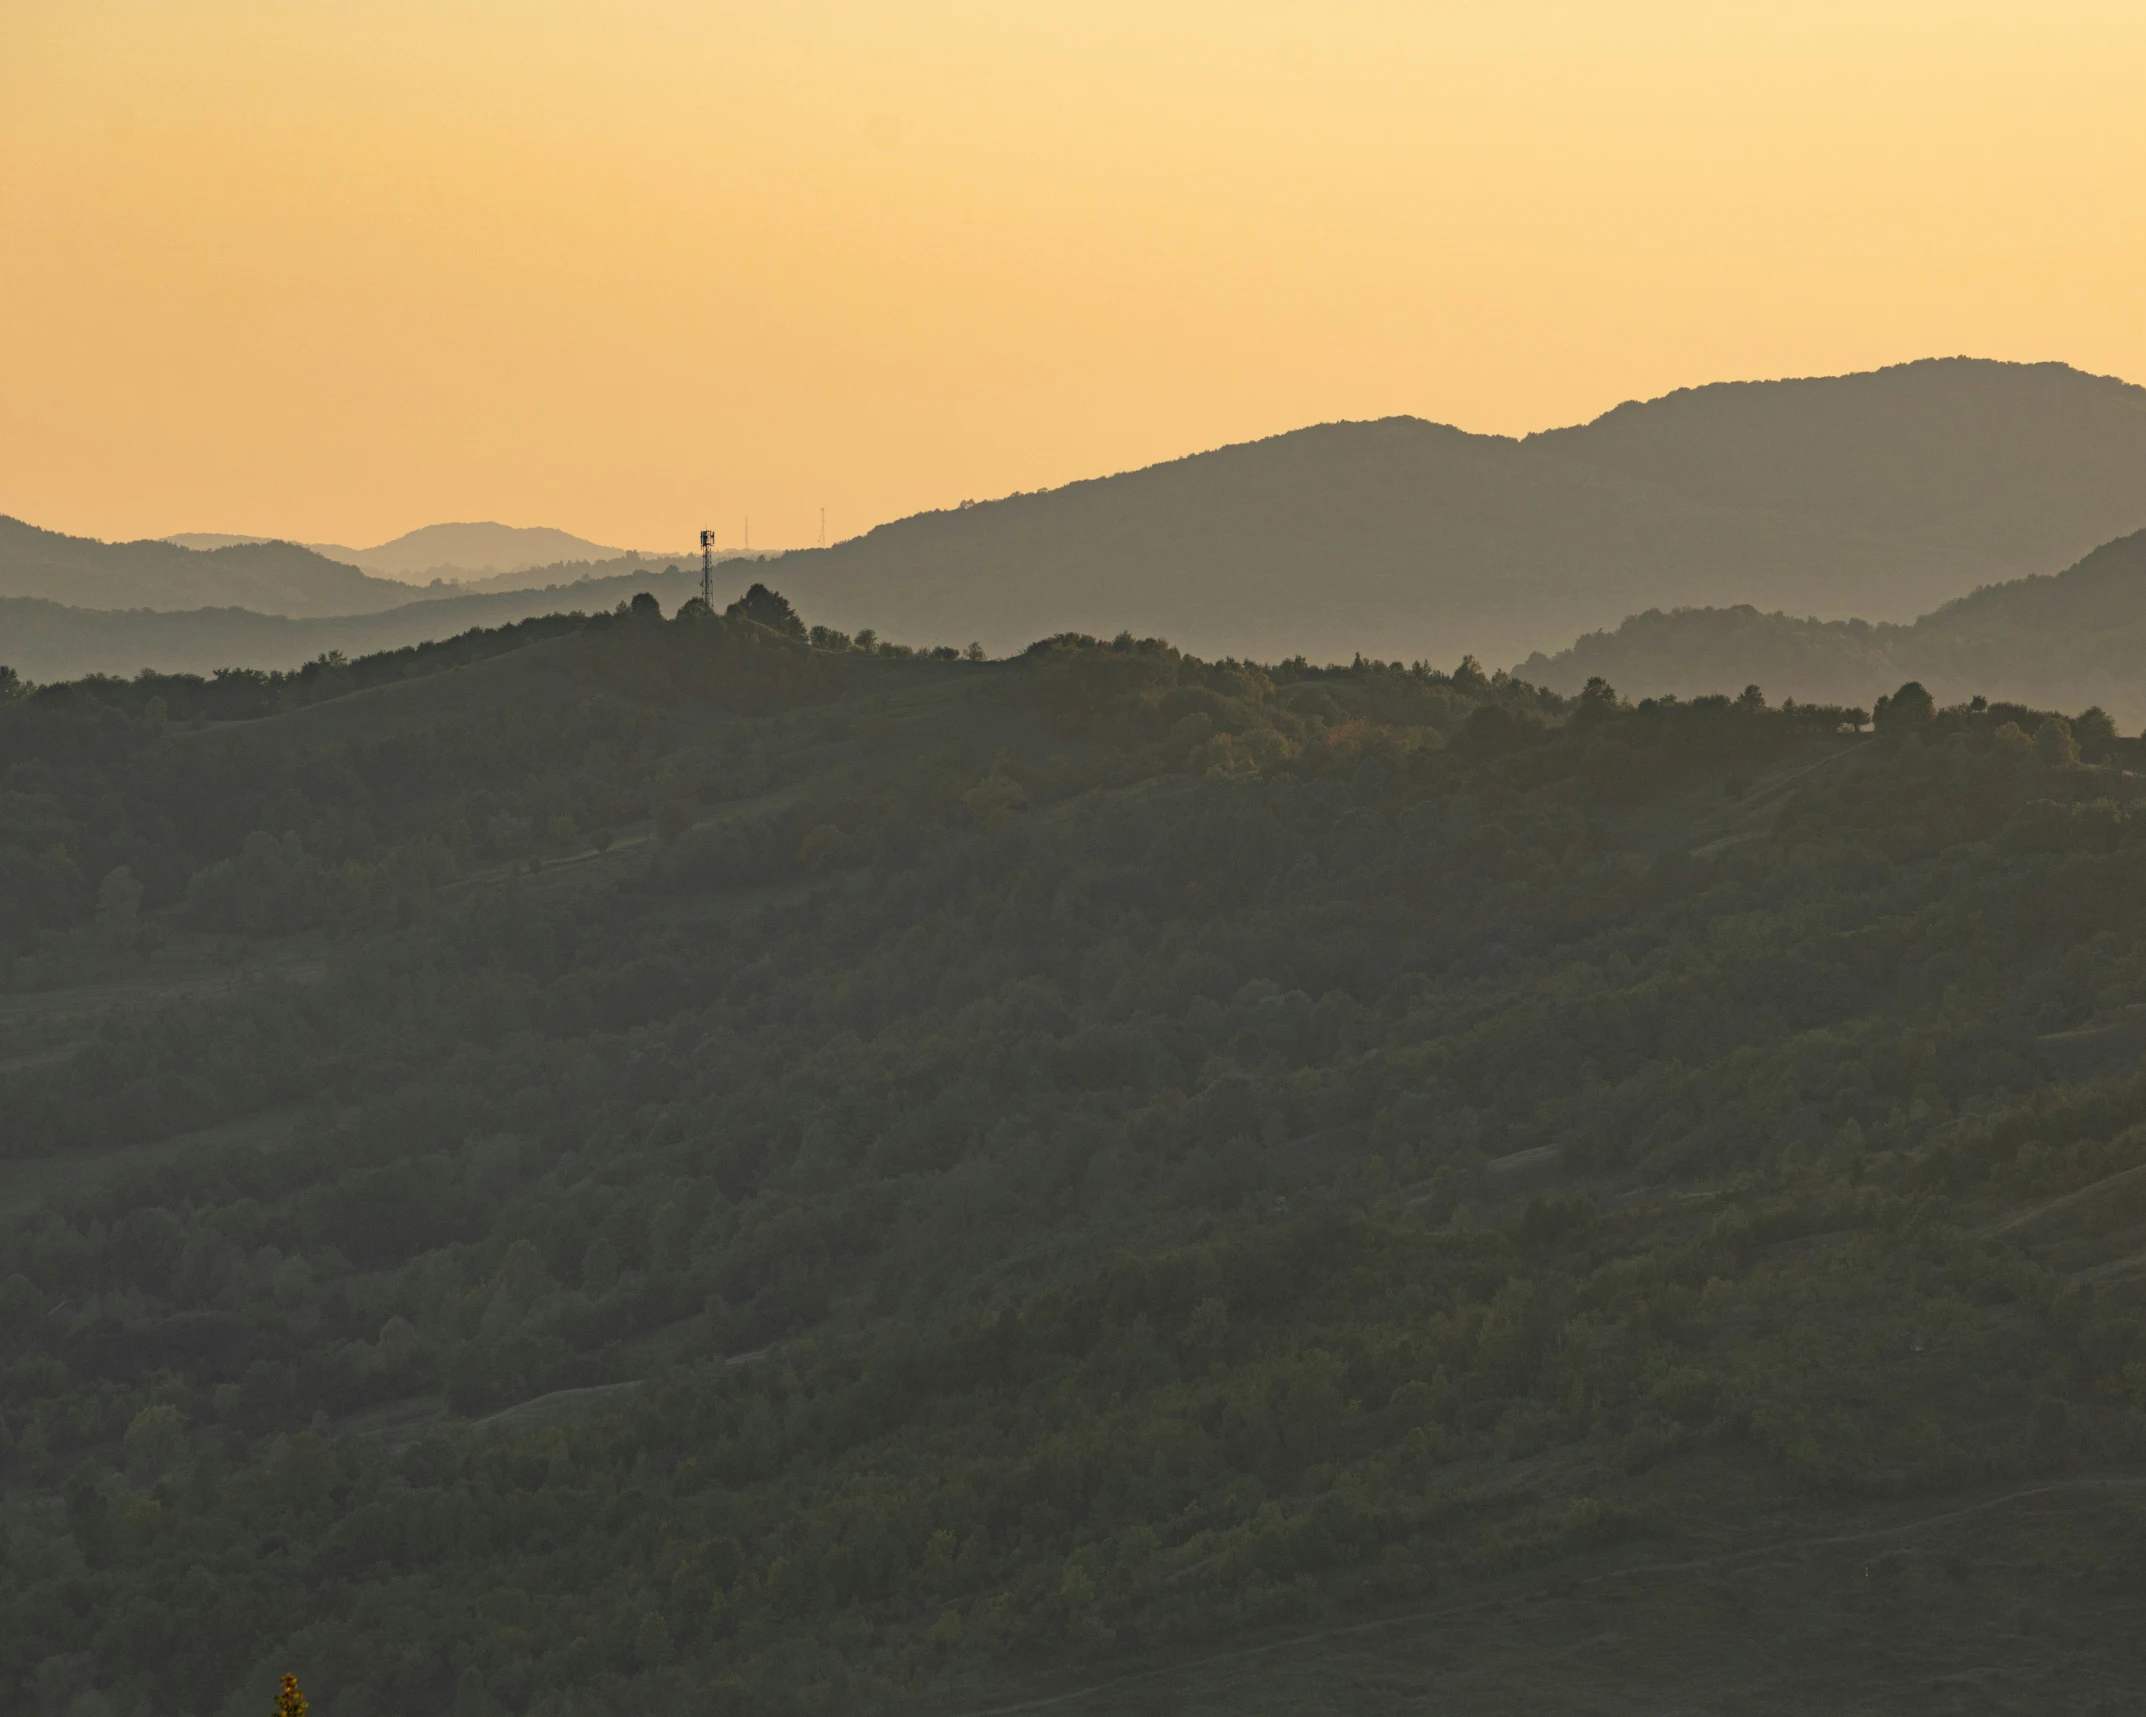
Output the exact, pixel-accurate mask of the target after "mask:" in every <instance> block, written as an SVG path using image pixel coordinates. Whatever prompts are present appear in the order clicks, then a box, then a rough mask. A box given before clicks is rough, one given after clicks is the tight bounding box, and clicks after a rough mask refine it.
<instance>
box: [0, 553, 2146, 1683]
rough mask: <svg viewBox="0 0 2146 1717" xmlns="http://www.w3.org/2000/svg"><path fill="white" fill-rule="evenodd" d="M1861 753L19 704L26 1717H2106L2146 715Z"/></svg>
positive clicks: (1889, 708) (838, 703)
mask: <svg viewBox="0 0 2146 1717" xmlns="http://www.w3.org/2000/svg"><path fill="white" fill-rule="evenodd" d="M814 617H815V616H813V615H811V614H810V613H809V612H808V614H807V618H808V619H809V618H814ZM338 675H339V676H342V677H340V678H336V677H332V676H338ZM2080 701H2083V700H2070V701H2069V702H2067V704H2066V705H2065V707H2076V705H2077V703H2078V702H2080ZM259 710H268V711H270V712H271V713H265V714H260V713H252V712H255V711H259ZM1846 714H1847V712H1844V711H1843V710H1841V709H1838V708H1825V707H1818V706H1813V705H1803V704H1799V705H1795V706H1793V707H1791V706H1788V705H1786V704H1782V705H1769V704H1768V703H1767V702H1766V701H1765V699H1763V698H1762V697H1759V696H1757V695H1756V694H1754V695H1751V696H1747V697H1745V698H1742V699H1738V700H1731V699H1727V698H1720V697H1713V698H1702V699H1694V700H1690V701H1668V702H1660V701H1647V702H1642V703H1639V704H1632V703H1628V702H1625V701H1622V700H1620V699H1619V698H1618V697H1617V695H1616V693H1615V692H1613V691H1611V690H1609V689H1608V688H1607V687H1604V686H1600V685H1598V686H1595V687H1593V688H1591V689H1589V690H1588V691H1587V692H1586V693H1584V694H1583V695H1581V696H1578V697H1574V698H1569V699H1568V698H1565V697H1562V696H1559V695H1558V694H1556V693H1554V692H1548V691H1542V690H1538V689H1535V688H1533V687H1530V686H1528V685H1526V684H1523V683H1521V682H1519V681H1516V680H1513V679H1511V678H1509V677H1507V676H1504V675H1499V676H1496V677H1495V678H1486V677H1485V676H1484V675H1483V674H1482V673H1481V672H1480V670H1478V669H1477V668H1476V667H1475V665H1474V664H1473V662H1472V661H1471V662H1464V663H1462V664H1461V665H1460V666H1459V667H1458V668H1456V669H1455V670H1454V671H1452V672H1450V673H1447V672H1438V671H1433V670H1431V669H1429V668H1427V667H1422V666H1403V665H1400V664H1394V663H1384V662H1376V661H1373V662H1361V661H1360V662H1357V663H1356V664H1354V665H1352V666H1351V667H1349V668H1346V669H1325V670H1322V669H1317V668H1313V667H1310V666H1308V665H1306V664H1305V663H1304V662H1302V661H1301V660H1289V661H1282V662H1277V663H1274V664H1271V665H1267V666H1255V665H1252V664H1249V663H1245V662H1241V661H1219V662H1215V661H1202V660H1198V659H1195V658H1193V657H1191V656H1188V655H1184V654H1181V653H1180V652H1179V651H1177V650H1175V649H1173V648H1171V647H1170V646H1168V645H1166V644H1163V643H1161V642H1159V641H1157V640H1155V639H1136V638H1134V637H1133V636H1131V635H1129V634H1128V635H1123V636H1120V637H1118V638H1117V639H1116V640H1115V641H1113V642H1098V641H1096V640H1094V639H1090V638H1085V637H1079V636H1067V637H1059V638H1054V639H1050V640H1047V641H1045V642H1043V643H1040V644H1038V645H1036V646H1035V647H1033V648H1031V649H1029V650H1027V651H1025V652H1023V653H1021V654H1019V655H1018V656H1015V657H1012V658H1010V659H1005V660H999V661H982V660H968V659H963V658H961V657H960V656H958V655H956V654H955V653H954V652H952V651H947V652H944V653H942V654H937V655H922V656H920V655H916V654H913V653H910V652H907V651H901V650H893V649H865V648H859V647H857V644H856V641H854V640H850V639H845V638H842V637H840V636H839V635H836V634H834V633H831V632H827V631H824V630H822V631H818V632H814V633H812V634H809V635H807V634H806V633H805V632H804V629H803V627H802V626H801V625H799V624H797V623H796V622H795V621H794V620H793V619H792V617H791V616H790V615H789V613H788V611H787V609H786V608H785V607H784V606H783V605H782V604H780V603H779V602H778V601H776V600H774V599H772V598H770V597H768V596H767V595H766V594H765V593H762V594H759V595H756V596H753V597H750V598H749V599H747V600H746V601H745V602H742V603H741V604H740V605H739V606H738V607H737V608H735V609H734V610H733V611H732V612H731V613H730V614H728V615H725V616H720V617H719V616H715V615H710V614H708V613H707V612H706V611H705V610H702V609H700V608H699V606H698V605H697V604H695V605H693V606H692V607H690V608H689V609H687V610H686V611H685V612H683V613H681V614H680V615H679V616H678V617H677V618H675V619H670V620H666V619H664V618H662V616H661V614H660V613H659V612H658V611H657V610H655V609H654V607H653V606H652V605H651V604H641V605H639V606H638V607H637V608H636V609H634V610H630V611H625V612H616V613H609V614H603V615H598V616H595V617H592V618H588V619H580V618H570V619H560V620H556V621H547V622H540V623H533V624H531V625H530V626H528V627H526V628H524V629H522V630H520V631H517V632H515V633H512V634H481V633H480V634H475V635H473V636H471V637H469V638H464V639H459V640H456V641H454V642H453V643H452V644H451V645H443V646H439V647H437V648H435V649H434V650H433V651H431V652H412V653H411V654H409V655H407V656H404V657H402V658H399V659H397V660H394V661H392V662H385V661H383V662H357V663H351V664H346V665H343V666H339V667H334V668H324V669H320V670H317V671H316V672H315V673H314V674H313V675H312V676H311V677H310V678H305V677H302V676H301V677H297V678H294V679H293V680H290V681H275V682H267V681H259V680H256V681H253V682H245V681H243V680H242V679H241V678H239V677H234V676H225V677H224V679H223V680H222V681H221V682H217V681H207V682H200V683H196V682H189V681H181V680H163V681H158V680H142V681H127V682H121V681H104V682H93V683H89V684H84V685H77V686H54V687H47V688H43V689H41V690H39V691H38V692H36V693H35V694H34V695H29V696H22V695H16V696H13V697H9V698H6V699H0V780H4V783H5V792H4V793H0V902H4V903H6V907H7V911H8V916H7V917H6V918H5V919H4V920H0V949H4V963H0V974H5V975H6V977H7V980H8V983H7V987H6V988H5V990H4V991H0V1116H5V1118H6V1119H5V1131H4V1135H0V1137H4V1152H0V1328H4V1331H5V1345H4V1347H0V1355H4V1360H0V1429H4V1434H5V1440H4V1442H0V1455H4V1460H5V1471H4V1484H0V1546H4V1553H0V1641H4V1646H5V1649H4V1650H0V1678H4V1685H0V1706H4V1707H5V1708H7V1709H10V1710H14V1709H22V1710H39V1711H67V1710H70V1709H74V1710H85V1709H108V1710H110V1711H111V1712H112V1713H113V1714H114V1717H146V1714H148V1713H152V1712H153V1713H156V1714H157V1717H164V1714H167V1713H169V1714H191V1717H225V1714H229V1717H242V1714H244V1713H250V1712H255V1711H260V1710H266V1709H268V1708H269V1705H270V1699H271V1695H272V1692H273V1687H274V1679H275V1677H276V1676H278V1675H280V1674H282V1673H285V1672H292V1673H296V1674H297V1675H298V1677H299V1679H300V1681H301V1682H302V1683H303V1684H304V1686H305V1688H306V1690H307V1692H308V1693H309V1695H310V1696H311V1697H312V1699H313V1702H314V1710H315V1711H316V1712H318V1713H320V1714H321V1717H411V1714H418V1713H442V1714H445V1713H454V1714H455V1717H464V1714H483V1713H515V1714H517V1717H518V1714H522V1713H531V1714H536V1717H582V1714H589V1713H603V1714H606V1717H611V1714H618V1717H624V1714H627V1713H634V1714H641V1713H651V1712H663V1713H669V1712H679V1713H685V1712H704V1711H711V1710H712V1711H720V1712H741V1713H745V1712H751V1713H759V1712H766V1713H791V1714H804V1713H821V1712H825V1713H830V1714H832V1713H845V1714H846V1713H853V1712H916V1713H933V1714H944V1717H960V1714H965V1713H983V1712H986V1711H992V1712H1001V1711H1012V1710H1031V1709H1052V1710H1059V1711H1065V1712H1069V1713H1073V1712H1078V1713H1103V1712H1119V1711H1143V1712H1144V1711H1154V1712H1158V1713H1159V1712H1164V1711H1169V1712H1221V1711H1229V1712H1232V1713H1264V1712H1275V1713H1281V1712H1303V1711H1335V1712H1340V1711H1351V1712H1355V1711H1386V1710H1394V1711H1399V1710H1421V1709H1436V1710H1440V1711H1452V1712H1515V1713H1517V1712H1539V1711H1544V1710H1565V1709H1598V1710H1604V1711H1613V1712H1619V1713H1622V1712H1632V1713H1639V1712H1660V1711H1664V1710H1708V1711H1713V1710H1745V1711H1761V1712H1776V1711H1778V1712H1783V1713H1786V1712H1791V1711H1794V1712H1807V1711H1810V1710H1814V1709H1818V1710H1834V1709H1842V1710H1865V1711H1899V1712H1918V1713H1919V1712H1929V1711H1953V1710H1959V1711H1969V1710H1971V1711H2021V1712H2026V1711H2034V1712H2042V1711H2048V1710H2052V1709H2059V1710H2079V1711H2092V1710H2107V1711H2115V1710H2120V1709H2123V1708H2125V1705H2126V1703H2127V1701H2128V1699H2129V1696H2130V1693H2131V1692H2133V1691H2135V1689H2136V1687H2137V1686H2138V1685H2139V1682H2140V1678H2141V1676H2142V1675H2146V1662H2142V1659H2141V1655H2140V1646H2139V1644H2138V1631H2137V1628H2136V1626H2135V1619H2136V1612H2137V1606H2138V1602H2139V1599H2140V1597H2141V1595H2146V1337H2142V1336H2141V1334H2140V1324H2139V1305H2140V1300H2139V1295H2140V1293H2141V1291H2142V1287H2146V1264H2142V1259H2146V1252H2142V1250H2141V1248H2142V1247H2146V1191H2142V1189H2146V1077H2142V1076H2141V1068H2140V1054H2141V1049H2142V1047H2146V1024H2142V1023H2141V1004H2142V1003H2146V887H2142V884H2146V798H2142V788H2146V778H2142V776H2141V775H2140V774H2139V773H2138V772H2137V771H2138V769H2139V767H2140V763H2141V760H2142V755H2146V744H2142V742H2136V741H2123V740H2118V739H2117V738H2115V736H2114V735H2113V733H2112V732H2111V731H2110V730H2109V729H2108V727H2107V725H2106V723H2103V722H2097V721H2093V720H2087V719H2081V720H2078V721H2076V722H2073V723H2067V722H2066V721H2065V720H2063V719H2062V718H2059V717H2055V716H2045V715H2043V714H2040V713H2037V712H2035V711H2033V710H2030V709H2027V708H2024V707H2003V706H1999V707H1986V708H1980V709H1967V708H1949V709H1940V708H1935V707H1933V706H1932V705H1931V704H1930V703H1929V701H1928V700H1927V699H1926V698H1922V697H1919V696H1917V695H1916V693H1915V692H1914V691H1913V690H1911V689H1906V688H1903V689H1902V690H1901V691H1900V692H1899V694H1898V695H1896V696H1893V697H1891V698H1889V699H1888V700H1887V701H1886V703H1885V704H1884V706H1883V707H1882V709H1881V710H1880V711H1879V712H1878V718H1877V721H1876V725H1875V728H1874V730H1873V731H1869V732H1863V731H1858V730H1857V728H1856V727H1855V725H1854V724H1852V723H1850V722H1849V721H1847V720H1846V719H1844V718H1845V716H1846ZM85 1698H90V1699H95V1700H101V1701H102V1702H103V1704H102V1706H101V1707H96V1706H84V1705H81V1704H79V1703H77V1702H78V1701H80V1700H83V1699H85Z"/></svg>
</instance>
